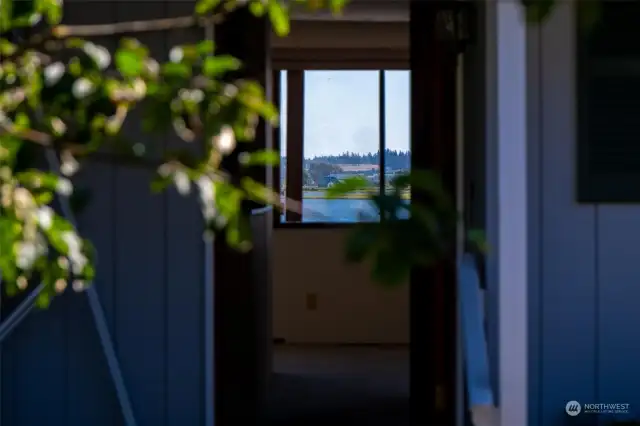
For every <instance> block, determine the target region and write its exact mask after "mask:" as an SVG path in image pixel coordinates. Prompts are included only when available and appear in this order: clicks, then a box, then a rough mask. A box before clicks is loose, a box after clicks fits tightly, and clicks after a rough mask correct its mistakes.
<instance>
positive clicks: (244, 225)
mask: <svg viewBox="0 0 640 426" xmlns="http://www.w3.org/2000/svg"><path fill="white" fill-rule="evenodd" d="M226 231H227V232H226V237H227V244H229V245H230V246H231V247H233V248H235V249H236V250H238V251H240V252H247V251H249V250H251V224H250V223H249V219H248V218H247V217H245V216H243V215H236V216H235V217H233V218H232V220H230V221H229V223H228V224H227V228H226Z"/></svg>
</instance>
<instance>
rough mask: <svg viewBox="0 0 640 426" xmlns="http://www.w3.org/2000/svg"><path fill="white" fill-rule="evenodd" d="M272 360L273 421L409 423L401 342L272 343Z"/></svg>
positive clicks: (405, 360)
mask: <svg viewBox="0 0 640 426" xmlns="http://www.w3.org/2000/svg"><path fill="white" fill-rule="evenodd" d="M273 361H274V374H273V377H272V382H271V392H269V398H270V400H269V411H270V416H269V417H270V418H271V419H272V421H273V423H274V424H278V425H287V424H291V425H293V424H296V425H302V424H304V425H306V426H315V425H318V426H320V425H327V426H328V425H332V426H334V425H336V424H340V425H349V424H356V423H357V424H363V422H366V423H364V424H387V425H388V424H393V425H395V426H402V425H405V424H406V425H408V424H409V350H408V348H406V347H394V348H386V347H377V346H376V347H349V346H338V347H304V346H286V345H282V346H281V345H276V347H275V350H274V360H273Z"/></svg>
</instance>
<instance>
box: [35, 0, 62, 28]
mask: <svg viewBox="0 0 640 426" xmlns="http://www.w3.org/2000/svg"><path fill="white" fill-rule="evenodd" d="M35 5H36V10H37V11H38V12H40V13H42V14H43V15H44V16H45V18H46V20H47V22H48V23H49V24H51V25H57V24H59V23H60V21H62V2H61V1H59V0H36V3H35Z"/></svg>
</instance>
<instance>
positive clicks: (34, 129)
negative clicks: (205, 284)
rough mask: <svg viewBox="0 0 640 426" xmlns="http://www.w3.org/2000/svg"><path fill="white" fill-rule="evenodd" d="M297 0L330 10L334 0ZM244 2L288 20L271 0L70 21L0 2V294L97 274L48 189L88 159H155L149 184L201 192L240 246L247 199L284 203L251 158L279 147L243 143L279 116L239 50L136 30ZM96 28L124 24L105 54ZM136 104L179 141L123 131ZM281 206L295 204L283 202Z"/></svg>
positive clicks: (57, 5) (262, 162) (337, 1)
mask: <svg viewBox="0 0 640 426" xmlns="http://www.w3.org/2000/svg"><path fill="white" fill-rule="evenodd" d="M297 3H300V4H304V5H308V6H309V7H311V8H319V7H330V8H331V9H332V10H335V11H339V9H340V8H341V7H342V4H343V3H344V0H330V1H328V2H322V1H308V2H307V1H298V2H297ZM243 7H247V8H249V10H250V11H251V13H253V14H254V15H256V16H264V15H267V16H268V17H269V19H270V20H271V22H272V24H273V28H274V29H275V31H276V33H277V34H279V35H286V33H287V32H288V29H289V21H288V13H287V9H288V8H287V6H286V5H285V4H284V3H282V2H280V1H275V0H267V1H262V0H251V1H235V0H201V1H199V2H198V3H197V4H196V7H195V10H194V13H193V15H191V16H183V17H178V18H168V19H156V20H148V21H132V22H119V23H112V24H104V25H77V26H76V25H64V24H62V18H63V15H62V2H60V1H56V0H33V1H15V0H6V1H2V2H0V270H1V271H2V282H3V284H4V286H3V287H4V289H5V291H6V292H7V293H9V294H13V293H15V292H16V291H17V290H20V289H24V288H26V286H27V283H28V282H29V281H30V280H39V281H42V282H43V283H44V284H45V286H46V290H45V293H44V294H45V295H46V296H47V297H44V298H40V299H39V301H40V302H41V303H45V304H46V303H48V301H49V299H50V297H51V296H53V295H55V294H56V293H57V292H60V291H63V290H64V289H66V288H67V287H68V286H70V285H69V284H73V285H72V287H73V288H76V289H78V288H82V287H83V286H84V285H86V284H87V283H89V282H91V281H92V280H93V278H94V276H95V266H94V262H93V259H94V256H93V254H94V249H93V247H92V245H91V243H90V241H88V240H86V239H84V238H82V236H81V235H80V234H79V232H78V230H77V229H75V228H74V226H73V225H72V224H71V223H70V222H69V221H68V220H67V219H65V218H64V217H62V216H61V215H59V214H58V213H57V212H56V210H55V209H54V208H53V202H54V198H55V196H59V197H74V195H75V194H74V191H75V189H76V188H74V185H73V176H74V174H75V173H76V172H77V170H78V169H79V168H80V167H82V166H83V164H84V163H85V162H86V161H87V160H89V159H91V160H92V161H95V160H100V161H110V162H116V163H117V164H127V165H134V166H138V167H151V168H153V169H155V170H156V178H155V179H154V181H153V182H152V185H151V186H152V189H155V190H163V189H165V188H167V187H168V186H169V185H173V186H175V187H176V188H177V189H178V191H179V192H181V193H183V194H184V193H187V192H190V191H193V190H195V191H197V193H198V195H199V199H200V205H201V209H202V213H203V216H204V218H205V220H206V224H207V229H208V231H209V232H215V233H218V234H221V235H222V236H224V237H225V238H226V240H227V242H228V244H229V245H231V246H232V247H234V248H236V249H238V250H247V249H249V248H250V243H251V235H250V232H249V231H250V227H249V226H248V217H247V216H246V214H245V212H244V209H243V206H244V204H245V202H246V201H255V202H258V203H261V204H268V205H274V206H278V207H281V201H280V196H279V194H275V193H273V191H272V190H271V189H270V188H268V187H266V186H265V185H263V184H262V183H260V182H258V181H256V180H254V179H253V178H252V177H251V170H252V169H253V168H255V167H270V166H273V165H276V164H277V163H278V161H279V155H278V153H276V152H271V151H264V150H262V151H261V150H255V149H251V148H250V147H249V146H247V147H245V146H244V143H247V142H251V141H252V140H253V138H254V135H255V129H256V126H257V125H258V123H259V122H260V121H261V120H264V121H266V122H267V123H271V124H272V125H277V122H278V113H277V110H276V108H275V107H274V105H272V104H271V103H270V102H268V101H267V100H266V99H265V93H264V89H263V88H262V87H261V86H260V85H259V84H258V83H257V82H255V81H252V80H248V79H242V78H235V79H234V78H233V77H232V76H233V75H237V73H235V72H236V71H238V70H240V69H241V67H242V63H241V61H239V60H238V59H237V58H235V57H233V56H230V55H225V54H220V53H218V52H217V51H216V46H215V43H214V42H213V41H210V40H206V41H200V42H198V43H193V44H183V45H178V46H174V47H173V48H172V49H171V51H170V52H169V58H170V60H169V61H167V62H165V63H160V62H159V61H158V60H157V59H156V58H154V57H153V56H152V55H151V53H150V51H149V49H148V47H147V46H145V45H144V44H142V43H141V42H140V41H139V40H137V39H135V38H133V37H132V36H134V35H135V34H139V33H143V32H148V31H163V30H170V29H171V30H173V29H186V28H195V27H198V26H206V25H210V24H219V23H221V22H223V20H224V18H225V17H226V16H228V15H229V13H232V12H234V11H236V10H238V9H240V8H243ZM105 35H109V36H113V35H115V36H118V35H120V42H119V46H118V48H117V49H116V50H115V51H114V52H111V51H109V50H108V49H106V48H105V47H104V46H101V45H99V44H97V43H95V42H92V41H90V39H91V38H93V37H96V36H105ZM125 35H126V36H125ZM134 110H135V111H137V112H140V114H141V115H142V117H143V126H144V128H145V130H146V131H147V132H148V133H160V134H167V133H168V132H169V133H173V134H174V135H176V136H177V137H178V138H179V139H180V140H181V141H182V142H183V144H184V148H181V149H177V150H175V151H172V152H161V151H162V149H161V148H159V147H157V146H155V145H154V144H153V143H149V144H146V145H142V144H140V143H139V142H137V141H134V140H130V139H129V138H128V137H127V135H126V134H124V133H123V132H122V129H123V127H124V125H125V124H126V122H127V120H131V119H132V118H131V112H132V111H134ZM47 150H49V151H53V152H55V154H56V155H57V156H58V158H59V159H60V162H61V170H60V172H61V173H60V174H58V173H57V172H55V171H51V172H49V171H45V170H43V169H42V167H41V163H40V159H41V158H43V155H44V153H45V151H47ZM158 154H159V155H158ZM158 158H159V159H160V160H157V159H158ZM234 158H237V162H236V164H234V165H232V167H228V163H229V160H228V159H234ZM237 163H239V164H237ZM76 194H77V192H76ZM286 205H287V208H289V209H298V210H299V209H300V206H299V205H296V203H295V202H293V201H292V200H288V201H287V203H286Z"/></svg>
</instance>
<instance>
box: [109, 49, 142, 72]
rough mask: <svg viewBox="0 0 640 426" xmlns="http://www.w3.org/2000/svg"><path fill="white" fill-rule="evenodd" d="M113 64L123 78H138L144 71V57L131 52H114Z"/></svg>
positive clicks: (122, 50) (123, 50) (121, 50)
mask: <svg viewBox="0 0 640 426" xmlns="http://www.w3.org/2000/svg"><path fill="white" fill-rule="evenodd" d="M115 63H116V67H117V69H118V71H119V72H120V74H122V75H123V76H124V77H138V76H139V75H140V74H141V73H142V70H143V69H144V57H143V56H142V55H141V54H140V53H138V52H135V51H133V50H126V49H120V50H118V51H117V52H116V55H115Z"/></svg>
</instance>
